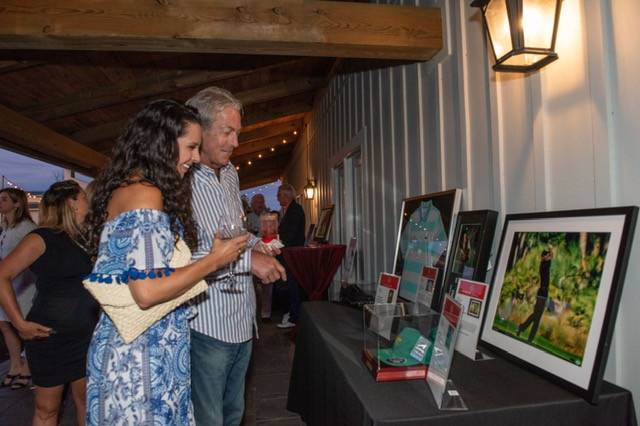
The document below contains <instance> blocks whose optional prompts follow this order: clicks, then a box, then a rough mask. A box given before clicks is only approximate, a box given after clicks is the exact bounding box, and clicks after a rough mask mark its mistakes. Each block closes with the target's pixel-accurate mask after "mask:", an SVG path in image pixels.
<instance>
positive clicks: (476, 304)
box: [467, 299, 482, 318]
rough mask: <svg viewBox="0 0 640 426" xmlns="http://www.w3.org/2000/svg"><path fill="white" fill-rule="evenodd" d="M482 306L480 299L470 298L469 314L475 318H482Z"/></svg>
mask: <svg viewBox="0 0 640 426" xmlns="http://www.w3.org/2000/svg"><path fill="white" fill-rule="evenodd" d="M480 308H482V301H481V300H478V299H471V300H469V310H468V312H467V313H468V314H469V315H471V316H472V317H474V318H480Z"/></svg>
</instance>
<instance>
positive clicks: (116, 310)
mask: <svg viewBox="0 0 640 426" xmlns="http://www.w3.org/2000/svg"><path fill="white" fill-rule="evenodd" d="M190 262H191V250H189V247H188V246H187V244H186V243H185V242H184V241H183V240H182V239H180V240H178V243H177V244H176V247H175V248H174V250H173V256H172V257H171V261H170V266H171V267H172V268H180V267H182V266H186V265H188V264H189V263H190ZM83 284H84V287H85V288H86V289H87V290H88V291H89V293H91V295H92V296H93V297H94V298H95V299H96V300H97V301H98V302H99V303H100V305H101V306H102V309H103V310H104V312H105V313H106V314H107V315H109V318H111V321H113V323H114V325H115V326H116V328H117V329H118V332H119V333H120V336H121V337H122V340H124V342H125V343H131V342H132V341H134V340H135V339H136V338H137V337H138V336H140V335H141V334H142V333H144V332H145V331H146V330H147V329H148V328H149V327H151V326H152V325H153V324H155V322H156V321H158V320H159V319H161V318H163V317H164V316H165V315H167V314H168V313H169V312H171V311H173V310H174V309H175V308H177V307H178V306H180V305H182V304H183V303H185V302H186V301H188V300H190V299H192V298H194V297H195V296H197V295H199V294H200V293H202V292H204V291H206V290H207V283H206V282H205V281H204V280H200V281H198V283H196V285H194V286H193V287H191V288H190V289H189V290H187V291H186V292H185V293H183V294H181V295H180V296H178V297H176V298H175V299H172V300H168V301H166V302H163V303H160V304H158V305H155V306H152V307H151V308H149V309H140V307H139V306H138V304H137V303H136V302H135V301H134V300H133V296H132V295H131V291H129V286H128V285H127V284H116V283H112V284H107V283H105V282H96V281H94V280H90V279H86V280H84V281H83Z"/></svg>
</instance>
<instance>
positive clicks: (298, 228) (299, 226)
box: [278, 183, 305, 328]
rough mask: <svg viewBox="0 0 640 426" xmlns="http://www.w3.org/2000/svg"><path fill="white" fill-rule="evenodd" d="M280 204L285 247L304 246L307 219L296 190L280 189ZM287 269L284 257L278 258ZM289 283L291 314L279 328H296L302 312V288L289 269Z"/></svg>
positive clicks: (281, 233) (282, 235)
mask: <svg viewBox="0 0 640 426" xmlns="http://www.w3.org/2000/svg"><path fill="white" fill-rule="evenodd" d="M278 202H279V203H280V206H281V207H282V210H281V219H280V226H278V235H279V238H280V241H282V244H284V246H285V247H299V246H304V240H305V235H304V228H305V217H304V210H303V209H302V206H301V205H300V204H298V203H297V202H296V190H295V188H294V187H293V186H292V185H290V184H288V183H285V184H283V185H280V187H279V188H278ZM278 259H279V260H280V261H281V262H282V263H283V264H284V266H285V268H287V264H286V262H285V261H284V257H282V256H280V257H279V258H278ZM287 276H288V277H289V280H288V281H287V283H288V287H289V312H288V313H286V314H284V316H283V317H282V322H281V323H280V324H278V328H291V327H295V325H296V323H297V322H298V314H299V312H300V301H301V298H300V286H299V284H298V282H297V281H296V280H295V277H294V276H293V274H292V273H291V272H290V270H289V269H288V268H287Z"/></svg>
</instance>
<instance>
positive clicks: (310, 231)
mask: <svg viewBox="0 0 640 426" xmlns="http://www.w3.org/2000/svg"><path fill="white" fill-rule="evenodd" d="M315 229H316V224H315V223H310V224H309V229H308V230H307V235H306V236H305V237H304V245H305V246H308V245H309V244H310V243H311V241H313V234H314V231H315Z"/></svg>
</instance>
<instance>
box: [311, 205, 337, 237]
mask: <svg viewBox="0 0 640 426" xmlns="http://www.w3.org/2000/svg"><path fill="white" fill-rule="evenodd" d="M333 209H334V205H333V204H331V205H330V206H327V207H324V208H323V209H321V210H320V215H319V216H318V226H316V229H315V231H314V233H313V240H314V241H315V242H318V243H324V242H327V240H328V239H329V232H330V231H331V219H332V218H333Z"/></svg>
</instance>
